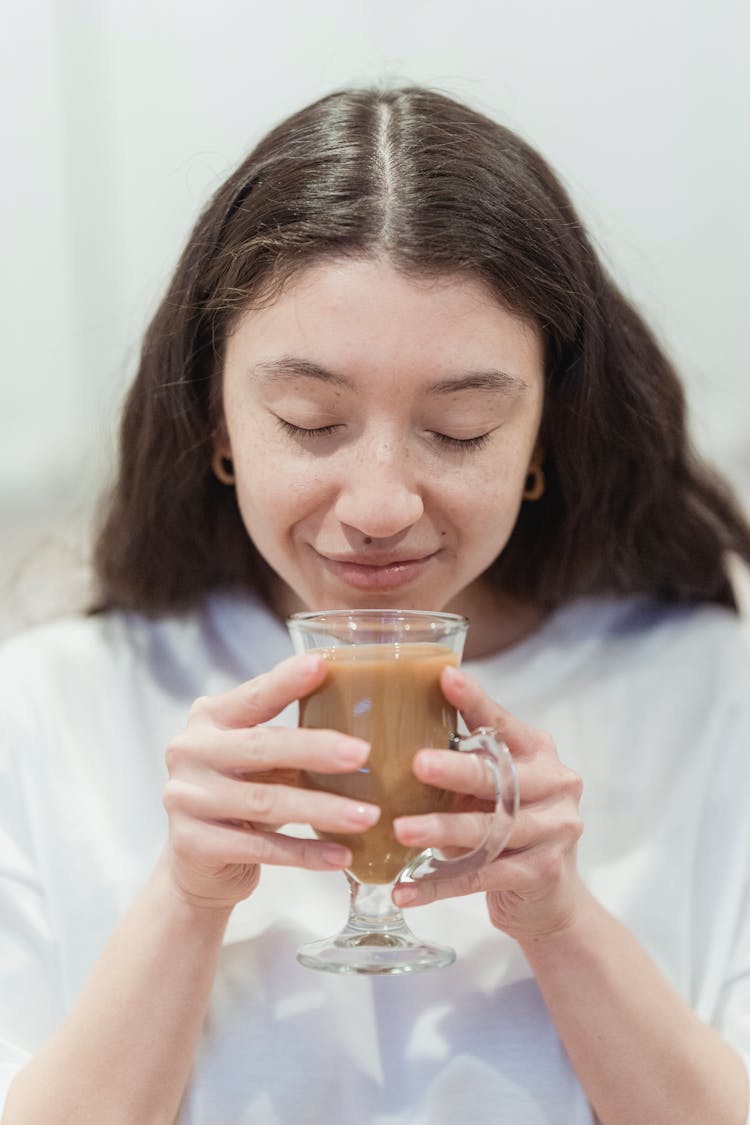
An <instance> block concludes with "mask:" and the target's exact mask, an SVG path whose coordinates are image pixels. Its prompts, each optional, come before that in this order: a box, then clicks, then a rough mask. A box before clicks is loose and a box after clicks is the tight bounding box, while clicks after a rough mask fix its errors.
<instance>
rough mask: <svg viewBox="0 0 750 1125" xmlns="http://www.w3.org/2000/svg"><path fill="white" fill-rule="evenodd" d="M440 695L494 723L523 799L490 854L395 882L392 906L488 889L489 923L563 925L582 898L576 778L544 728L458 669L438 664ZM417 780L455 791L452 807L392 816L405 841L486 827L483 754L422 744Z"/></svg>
mask: <svg viewBox="0 0 750 1125" xmlns="http://www.w3.org/2000/svg"><path fill="white" fill-rule="evenodd" d="M441 687H442V689H443V693H444V695H445V697H446V699H447V700H448V701H449V702H450V703H452V704H453V706H455V707H456V708H457V709H458V710H459V711H460V712H461V714H462V715H463V718H464V720H465V722H466V725H467V726H468V728H469V730H475V729H476V728H477V727H482V726H484V727H494V729H495V730H496V732H497V734H498V736H499V737H500V738H502V739H503V740H504V742H505V743H506V745H507V747H508V749H509V750H510V752H511V754H512V755H513V760H514V762H515V766H516V771H517V773H518V782H519V789H520V794H521V804H520V809H519V812H518V816H517V818H516V821H515V824H514V826H513V830H512V832H511V835H510V838H509V840H508V842H507V844H506V846H505V848H504V849H503V851H502V852H501V853H500V855H499V856H498V858H497V859H495V860H493V861H492V862H491V863H488V864H486V865H485V866H484V867H481V868H479V869H478V870H476V871H473V872H471V873H469V874H466V875H460V876H456V877H455V878H450V877H445V878H440V877H437V876H435V877H431V876H427V877H426V878H421V879H417V880H416V881H415V882H413V883H408V884H404V885H403V886H402V887H398V888H397V889H396V890H395V892H394V900H395V901H396V902H397V903H398V904H399V905H400V906H419V905H422V904H424V903H427V902H432V901H434V900H435V899H440V898H448V897H452V896H456V895H466V894H471V893H473V892H475V891H486V892H487V906H488V909H489V914H490V920H491V921H492V924H493V925H494V926H496V927H497V928H498V929H499V930H502V931H503V932H504V933H506V934H509V935H510V936H511V937H513V938H515V939H516V940H518V941H519V942H521V943H522V944H523V943H524V942H526V941H533V940H534V939H535V938H539V937H544V936H548V935H550V934H552V933H556V932H559V931H560V930H563V929H565V928H566V927H567V926H569V925H570V924H571V923H572V922H573V920H574V918H575V916H576V908H577V904H578V902H579V900H580V899H581V894H580V892H581V889H582V883H581V881H580V878H579V875H578V870H577V866H576V846H577V843H578V839H579V837H580V835H581V832H582V831H583V823H582V821H581V817H580V814H579V807H578V806H579V802H580V799H581V790H582V783H581V779H580V778H579V777H578V775H577V774H576V773H574V772H573V770H571V769H568V768H567V767H566V766H564V765H563V764H562V762H561V761H560V759H559V757H558V755H557V751H556V749H555V744H554V742H553V741H552V738H551V737H550V736H549V735H548V734H546V733H545V732H543V731H538V730H535V729H534V728H533V727H529V726H527V725H526V724H525V723H522V722H521V721H520V720H519V719H516V718H515V717H514V716H513V715H511V714H510V713H509V712H508V711H505V710H504V709H503V708H502V707H500V706H499V705H498V704H497V703H495V702H494V701H493V700H492V699H490V697H489V696H488V695H487V694H486V693H485V692H484V691H483V690H482V689H481V688H480V687H479V685H478V684H477V683H476V682H475V681H474V680H472V679H471V677H470V676H468V675H466V673H465V672H463V671H460V670H458V669H453V668H448V669H446V670H445V671H444V673H443V677H442V680H441ZM414 773H415V774H416V776H417V777H418V778H419V780H420V781H424V782H427V783H429V784H430V785H435V786H438V787H439V788H443V789H449V790H452V791H453V792H455V793H458V794H461V795H462V796H461V797H460V798H459V800H458V810H459V811H454V812H447V813H433V814H428V815H425V816H410V817H400V818H399V819H397V820H396V821H394V830H395V834H396V837H397V838H398V840H399V841H400V842H401V843H402V844H408V845H409V846H412V847H423V848H428V847H435V848H440V849H441V850H445V849H450V848H456V847H458V848H461V849H466V848H475V847H477V846H478V845H479V844H480V842H481V840H482V837H483V836H484V834H485V833H486V830H487V818H488V817H489V816H490V815H491V809H492V807H493V806H494V789H493V786H492V783H491V780H490V778H489V775H488V771H487V769H486V768H485V766H484V764H483V763H482V761H481V760H480V759H478V758H476V757H475V756H474V755H473V754H469V753H467V754H461V753H456V752H455V751H451V750H420V751H419V753H418V754H417V755H416V756H415V759H414Z"/></svg>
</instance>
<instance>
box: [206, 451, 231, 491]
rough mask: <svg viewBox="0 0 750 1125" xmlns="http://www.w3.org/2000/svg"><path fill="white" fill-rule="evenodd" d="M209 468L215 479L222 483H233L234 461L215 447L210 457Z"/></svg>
mask: <svg viewBox="0 0 750 1125" xmlns="http://www.w3.org/2000/svg"><path fill="white" fill-rule="evenodd" d="M211 468H212V469H213V471H214V476H215V477H216V479H217V480H220V481H221V483H222V484H234V479H235V478H234V463H233V461H232V458H231V457H225V456H224V454H223V453H219V451H218V449H217V450H216V452H215V453H214V455H213V457H212V458H211Z"/></svg>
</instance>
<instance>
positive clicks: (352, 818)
mask: <svg viewBox="0 0 750 1125" xmlns="http://www.w3.org/2000/svg"><path fill="white" fill-rule="evenodd" d="M346 819H347V820H348V821H349V823H350V824H351V825H352V826H353V827H355V828H369V827H370V826H371V825H373V824H375V823H376V821H378V820H379V819H380V809H379V808H378V806H377V805H357V806H356V808H355V809H353V810H352V811H351V812H350V813H349V814H348V816H347V818H346Z"/></svg>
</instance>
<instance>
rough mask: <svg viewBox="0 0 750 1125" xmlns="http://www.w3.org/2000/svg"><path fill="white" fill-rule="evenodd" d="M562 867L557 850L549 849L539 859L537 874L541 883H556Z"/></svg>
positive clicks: (560, 857)
mask: <svg viewBox="0 0 750 1125" xmlns="http://www.w3.org/2000/svg"><path fill="white" fill-rule="evenodd" d="M562 869H563V860H562V856H561V854H560V852H559V851H557V850H552V849H550V850H549V851H547V852H545V854H544V856H543V857H541V858H540V860H539V867H538V875H539V879H540V882H542V883H557V882H559V880H560V877H561V875H562Z"/></svg>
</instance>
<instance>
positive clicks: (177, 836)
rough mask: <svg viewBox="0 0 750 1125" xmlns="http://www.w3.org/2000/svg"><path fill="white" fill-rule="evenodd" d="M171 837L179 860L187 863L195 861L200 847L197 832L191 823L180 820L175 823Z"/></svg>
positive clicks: (171, 843)
mask: <svg viewBox="0 0 750 1125" xmlns="http://www.w3.org/2000/svg"><path fill="white" fill-rule="evenodd" d="M169 839H170V845H171V848H172V851H173V853H174V855H175V856H176V857H177V858H178V859H179V860H181V861H182V862H183V863H187V864H192V863H194V862H195V860H196V859H197V858H198V855H199V852H200V848H199V844H198V840H197V838H196V834H195V832H194V831H193V829H192V828H191V826H190V825H189V824H187V823H181V822H179V821H178V822H177V823H176V824H173V825H172V827H171V831H170V836H169Z"/></svg>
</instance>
